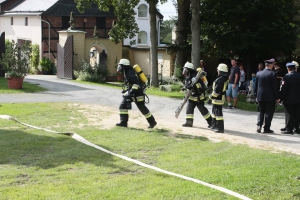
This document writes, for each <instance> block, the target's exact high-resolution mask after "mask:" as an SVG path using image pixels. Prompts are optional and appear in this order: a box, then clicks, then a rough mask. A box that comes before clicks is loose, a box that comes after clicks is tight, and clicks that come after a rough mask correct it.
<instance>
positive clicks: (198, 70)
mask: <svg viewBox="0 0 300 200" xmlns="http://www.w3.org/2000/svg"><path fill="white" fill-rule="evenodd" d="M197 72H198V74H199V73H200V74H199V75H200V78H201V79H202V81H203V83H204V84H205V86H206V87H207V85H208V81H207V78H206V72H205V71H203V70H202V68H201V67H199V68H198V69H197Z"/></svg>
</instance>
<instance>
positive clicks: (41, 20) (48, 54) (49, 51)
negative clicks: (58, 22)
mask: <svg viewBox="0 0 300 200" xmlns="http://www.w3.org/2000/svg"><path fill="white" fill-rule="evenodd" d="M37 17H38V19H39V20H41V21H42V22H45V23H47V24H48V47H49V50H48V57H49V60H50V23H49V22H47V21H45V20H43V19H41V18H40V15H37ZM42 33H43V32H42ZM42 37H43V36H42Z"/></svg>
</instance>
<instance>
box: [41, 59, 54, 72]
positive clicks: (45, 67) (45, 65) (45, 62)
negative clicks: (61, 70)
mask: <svg viewBox="0 0 300 200" xmlns="http://www.w3.org/2000/svg"><path fill="white" fill-rule="evenodd" d="M40 65H41V68H42V71H43V72H51V71H52V68H53V63H52V61H51V60H50V59H49V58H46V57H43V58H42V60H41V61H40Z"/></svg>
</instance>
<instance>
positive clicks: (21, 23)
mask: <svg viewBox="0 0 300 200" xmlns="http://www.w3.org/2000/svg"><path fill="white" fill-rule="evenodd" d="M25 17H27V18H28V26H25ZM0 24H1V26H0V33H2V32H5V39H8V40H15V41H16V42H17V41H18V39H22V40H30V41H31V43H32V44H38V45H39V46H40V50H41V51H42V49H41V38H42V36H41V34H42V33H41V30H42V29H41V20H40V19H38V17H37V16H14V17H13V25H11V16H1V17H0Z"/></svg>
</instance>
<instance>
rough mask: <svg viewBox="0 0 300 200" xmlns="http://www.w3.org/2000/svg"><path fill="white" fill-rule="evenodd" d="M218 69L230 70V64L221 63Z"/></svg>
mask: <svg viewBox="0 0 300 200" xmlns="http://www.w3.org/2000/svg"><path fill="white" fill-rule="evenodd" d="M217 69H218V70H219V71H221V72H228V66H227V65H226V64H223V63H220V64H219V66H218V68H217Z"/></svg>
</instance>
